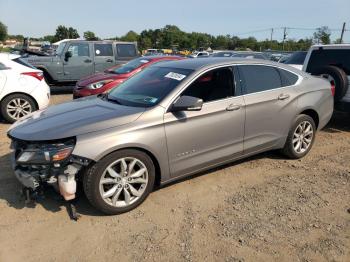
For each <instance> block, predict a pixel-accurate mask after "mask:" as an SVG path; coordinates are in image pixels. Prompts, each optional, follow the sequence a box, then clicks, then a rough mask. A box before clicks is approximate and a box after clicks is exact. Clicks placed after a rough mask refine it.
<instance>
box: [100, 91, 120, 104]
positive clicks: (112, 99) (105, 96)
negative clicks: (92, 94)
mask: <svg viewBox="0 0 350 262" xmlns="http://www.w3.org/2000/svg"><path fill="white" fill-rule="evenodd" d="M98 97H100V98H101V99H105V100H107V101H109V102H112V103H116V104H118V105H123V104H122V103H121V102H120V101H119V100H118V99H117V98H115V97H110V96H109V95H108V93H103V94H100V95H98Z"/></svg>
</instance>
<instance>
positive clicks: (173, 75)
mask: <svg viewBox="0 0 350 262" xmlns="http://www.w3.org/2000/svg"><path fill="white" fill-rule="evenodd" d="M164 77H166V78H171V79H174V80H177V81H181V80H182V79H184V78H185V77H186V75H182V74H178V73H174V72H169V73H167V74H166V75H165V76H164Z"/></svg>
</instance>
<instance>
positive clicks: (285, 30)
mask: <svg viewBox="0 0 350 262" xmlns="http://www.w3.org/2000/svg"><path fill="white" fill-rule="evenodd" d="M286 38H287V27H284V30H283V41H282V50H283V51H284V41H285V40H286Z"/></svg>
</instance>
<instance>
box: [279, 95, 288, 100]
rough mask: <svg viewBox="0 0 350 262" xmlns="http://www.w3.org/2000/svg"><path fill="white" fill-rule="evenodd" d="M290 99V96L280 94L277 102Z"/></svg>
mask: <svg viewBox="0 0 350 262" xmlns="http://www.w3.org/2000/svg"><path fill="white" fill-rule="evenodd" d="M289 97H290V95H288V94H280V95H279V96H278V100H285V99H288V98H289Z"/></svg>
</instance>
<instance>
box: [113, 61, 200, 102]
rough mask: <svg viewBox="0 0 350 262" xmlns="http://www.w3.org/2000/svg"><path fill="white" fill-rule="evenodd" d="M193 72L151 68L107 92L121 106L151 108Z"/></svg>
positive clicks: (178, 69)
mask: <svg viewBox="0 0 350 262" xmlns="http://www.w3.org/2000/svg"><path fill="white" fill-rule="evenodd" d="M192 72H193V70H189V69H180V68H168V67H157V66H151V67H148V68H146V69H145V70H143V71H141V72H140V73H139V74H137V75H135V76H133V77H131V78H129V79H128V80H127V81H125V82H124V83H122V84H120V85H119V86H118V87H117V88H114V89H112V91H110V92H109V95H108V97H109V98H110V99H111V100H116V101H118V102H119V103H120V104H122V105H127V106H136V107H152V106H154V105H156V104H158V103H159V102H160V101H161V100H162V99H163V98H164V97H166V96H167V95H168V94H169V93H170V92H171V91H172V90H174V88H176V87H177V86H178V85H179V84H180V83H181V82H182V81H183V80H184V79H186V78H187V77H188V75H189V74H191V73H192Z"/></svg>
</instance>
